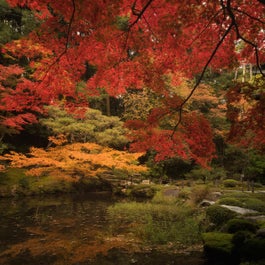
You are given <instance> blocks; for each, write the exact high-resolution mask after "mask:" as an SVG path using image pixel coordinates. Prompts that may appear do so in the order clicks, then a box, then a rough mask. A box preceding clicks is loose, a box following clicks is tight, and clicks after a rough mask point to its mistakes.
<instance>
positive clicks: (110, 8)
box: [1, 0, 265, 164]
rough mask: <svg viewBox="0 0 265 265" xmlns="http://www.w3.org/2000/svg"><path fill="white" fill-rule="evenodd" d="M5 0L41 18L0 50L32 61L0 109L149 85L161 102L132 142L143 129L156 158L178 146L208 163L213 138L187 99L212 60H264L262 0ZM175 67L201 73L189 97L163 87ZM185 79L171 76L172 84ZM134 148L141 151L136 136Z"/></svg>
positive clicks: (219, 65)
mask: <svg viewBox="0 0 265 265" xmlns="http://www.w3.org/2000/svg"><path fill="white" fill-rule="evenodd" d="M7 2H8V3H9V4H10V5H11V6H17V5H19V6H21V7H26V8H29V9H31V10H32V12H34V14H35V15H36V16H38V17H39V18H40V19H42V20H43V23H42V24H41V26H40V27H39V28H37V29H36V30H35V31H33V32H32V33H31V34H30V35H29V36H28V37H27V38H24V39H20V40H18V41H14V42H12V43H9V44H7V45H6V46H5V47H4V48H3V49H2V52H3V53H6V54H9V55H12V56H13V57H16V58H20V57H27V59H28V61H29V65H30V67H31V68H32V69H33V73H32V74H31V75H30V77H29V78H28V79H25V78H21V80H20V81H21V83H19V85H17V86H16V88H15V89H13V90H12V91H11V92H10V93H6V95H5V96H3V97H2V98H1V101H2V102H4V103H5V104H4V106H3V107H2V109H6V110H7V111H10V109H9V108H10V107H9V103H10V102H13V107H12V108H14V109H16V108H17V109H16V110H15V111H16V112H18V113H19V115H21V113H25V114H26V113H27V115H29V114H31V115H34V113H32V112H33V111H36V112H41V111H42V106H43V105H45V104H53V103H55V102H57V101H58V100H61V99H62V97H63V98H64V100H65V103H66V105H67V103H69V104H73V103H74V104H75V105H79V106H80V105H82V104H87V96H89V95H91V94H96V93H99V92H98V89H100V88H104V89H105V91H106V92H107V93H108V94H109V95H111V96H120V95H122V94H124V93H126V90H127V89H131V88H133V89H142V88H143V87H144V86H145V87H149V88H150V89H152V90H153V91H154V92H155V93H157V94H158V95H159V96H160V97H161V100H162V101H164V103H163V104H162V107H161V108H158V109H154V110H153V111H152V113H151V116H150V117H149V119H147V120H146V121H145V122H144V123H145V126H144V130H143V127H142V128H141V130H140V131H138V132H137V133H138V134H139V135H137V137H136V138H134V141H139V137H142V138H143V139H144V140H145V142H144V141H140V142H144V144H145V145H146V147H148V146H149V148H150V147H151V146H153V148H154V149H155V150H157V151H158V157H159V154H160V155H161V157H160V158H161V159H162V158H163V157H167V156H172V155H173V154H175V155H179V156H181V157H185V156H189V157H192V158H193V159H195V160H196V161H197V162H198V163H201V164H206V163H207V162H208V161H209V160H210V159H211V157H212V156H213V148H212V146H211V147H210V148H207V146H208V145H207V144H206V143H211V130H210V127H209V124H208V123H207V121H206V120H205V119H203V118H202V117H201V115H200V114H196V115H195V114H189V113H185V111H184V106H185V104H186V102H187V101H188V100H189V99H190V97H191V96H192V95H193V93H194V92H195V90H196V89H198V85H199V84H200V82H201V80H202V79H203V76H204V74H205V72H206V69H207V68H208V67H212V68H214V69H217V70H220V69H223V68H232V67H234V66H235V65H238V64H239V63H240V62H241V61H243V60H248V61H251V62H255V64H256V65H257V67H258V68H259V69H260V70H261V62H264V60H265V51H264V50H265V49H264V36H265V33H264V23H265V22H264V13H265V4H264V1H261V0H260V1H257V0H250V1H242V0H234V1H231V0H218V1H217V0H213V1H197V0H196V1H195V0H184V1H168V0H162V1H161V0H160V1H157V0H134V1H132V0H122V1H120V0H104V1H102V0H99V1H90V0H82V1H81V0H65V1H62V0H58V1H50V0H41V1H40V0H34V1H28V0H8V1H7ZM239 46H240V48H239ZM88 64H89V65H93V66H94V67H95V68H96V72H95V73H94V75H93V76H92V77H90V78H88V79H86V88H84V89H81V90H80V89H79V90H78V89H77V86H76V84H77V82H79V81H80V79H82V78H83V79H84V73H85V72H86V71H87V65H88ZM172 73H181V75H182V76H185V77H187V78H193V77H194V76H195V75H199V77H198V78H197V80H196V82H195V84H194V87H193V89H192V90H191V91H190V94H189V95H188V96H186V97H184V98H183V97H180V96H178V95H173V96H172V94H171V92H170V90H169V89H168V84H169V82H168V80H170V78H171V76H172ZM262 74H263V73H262ZM175 76H178V75H175ZM181 82H182V80H181V79H178V78H174V79H172V80H171V83H172V85H174V86H177V85H178V84H180V83H181ZM20 100H22V101H21V103H22V104H21V103H19V102H20ZM11 105H12V104H11ZM12 108H11V109H12ZM166 116H171V117H173V118H174V119H175V125H172V126H171V127H168V128H167V129H165V128H163V126H162V127H159V126H158V127H157V124H156V125H154V122H156V120H158V119H157V118H158V117H161V118H164V117H166ZM28 117H29V116H28ZM154 117H155V120H154ZM22 118H23V117H22ZM29 121H30V119H29ZM32 121H33V120H32ZM6 122H8V119H7V121H6ZM14 122H16V121H14ZM17 123H19V122H17ZM9 125H12V124H11V120H10V119H9ZM155 126H156V128H157V130H159V133H157V130H155V129H154V128H155ZM148 135H149V136H150V137H148ZM132 146H133V148H135V149H137V144H136V142H134V143H133V145H132ZM138 146H139V145H138ZM208 147H209V146H208ZM139 148H140V147H139ZM158 149H161V150H160V151H159V150H158ZM200 157H203V159H202V160H203V162H202V160H200ZM206 158H207V159H206Z"/></svg>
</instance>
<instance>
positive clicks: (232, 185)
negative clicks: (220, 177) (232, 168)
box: [223, 179, 238, 188]
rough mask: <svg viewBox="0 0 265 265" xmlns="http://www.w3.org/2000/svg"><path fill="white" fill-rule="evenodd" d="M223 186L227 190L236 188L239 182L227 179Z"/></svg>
mask: <svg viewBox="0 0 265 265" xmlns="http://www.w3.org/2000/svg"><path fill="white" fill-rule="evenodd" d="M223 185H224V187H226V188H235V187H236V186H238V181H237V180H234V179H225V180H224V181H223Z"/></svg>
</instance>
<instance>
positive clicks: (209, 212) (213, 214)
mask: <svg viewBox="0 0 265 265" xmlns="http://www.w3.org/2000/svg"><path fill="white" fill-rule="evenodd" d="M206 216H207V217H208V218H209V220H210V222H212V223H214V224H215V225H216V226H218V227H219V226H221V225H223V224H225V223H226V222H227V221H229V220H230V219H232V218H235V216H236V213H234V212H232V211H231V210H229V209H227V208H224V207H222V206H220V205H211V206H209V207H208V208H207V209H206Z"/></svg>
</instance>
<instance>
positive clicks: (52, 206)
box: [0, 193, 206, 265]
mask: <svg viewBox="0 0 265 265" xmlns="http://www.w3.org/2000/svg"><path fill="white" fill-rule="evenodd" d="M115 201H116V200H115V199H114V198H113V197H111V195H108V194H102V193H93V194H89V195H86V196H84V195H83V196H77V195H67V196H65V195H64V196H49V197H41V198H40V197H35V198H22V199H1V200H0V213H1V216H0V264H1V265H114V264H115V265H129V264H135V265H140V264H141V265H170V264H177V265H205V264H206V262H205V261H204V259H203V256H202V254H200V253H197V254H192V255H188V256H186V255H179V254H178V255H177V254H173V253H172V254H169V253H166V252H163V251H157V250H156V251H154V250H150V249H148V250H147V249H143V248H142V247H141V244H140V242H137V241H134V240H132V239H128V238H127V237H126V236H125V235H123V234H122V233H121V234H118V235H115V236H113V235H111V233H110V222H109V220H108V219H107V216H106V211H107V208H108V207H109V206H110V205H112V204H114V203H115Z"/></svg>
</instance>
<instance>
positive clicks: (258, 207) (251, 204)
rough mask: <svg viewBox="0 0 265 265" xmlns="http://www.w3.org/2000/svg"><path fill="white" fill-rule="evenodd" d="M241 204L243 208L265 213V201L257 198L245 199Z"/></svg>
mask: <svg viewBox="0 0 265 265" xmlns="http://www.w3.org/2000/svg"><path fill="white" fill-rule="evenodd" d="M243 203H244V206H245V207H246V208H248V209H251V210H255V211H259V212H264V213H265V201H262V200H260V199H257V198H247V199H245V200H243Z"/></svg>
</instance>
